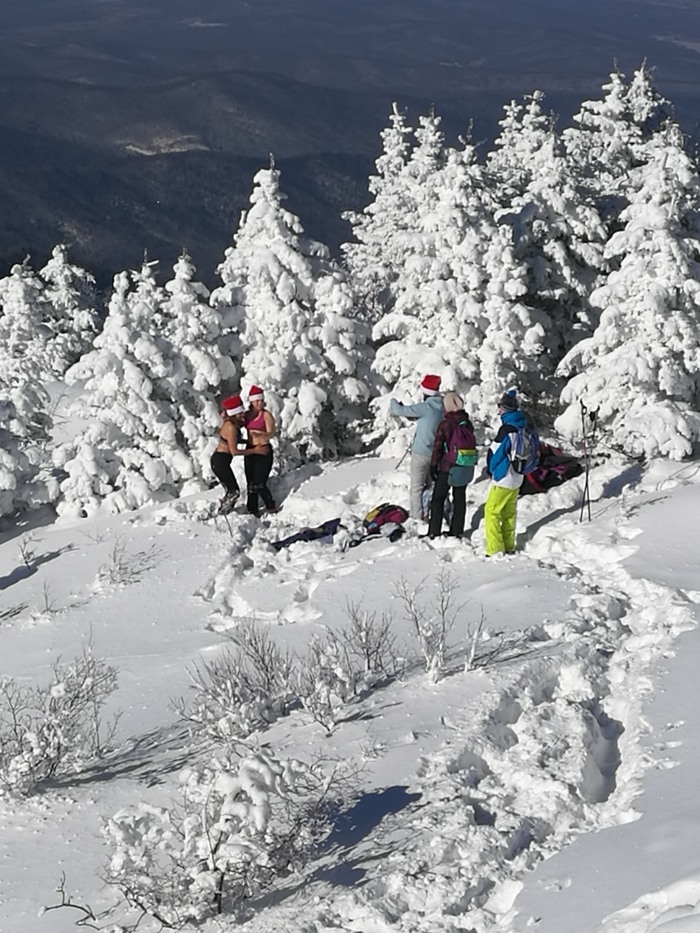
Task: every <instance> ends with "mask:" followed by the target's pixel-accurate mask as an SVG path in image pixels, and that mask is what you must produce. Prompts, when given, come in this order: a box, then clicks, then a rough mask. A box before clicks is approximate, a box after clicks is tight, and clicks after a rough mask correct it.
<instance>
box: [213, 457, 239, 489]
mask: <svg viewBox="0 0 700 933" xmlns="http://www.w3.org/2000/svg"><path fill="white" fill-rule="evenodd" d="M232 460H233V457H232V456H231V454H227V453H224V452H223V451H222V450H217V451H215V452H214V453H213V454H212V455H211V460H210V461H209V463H210V464H211V470H212V473H213V474H214V476H215V477H216V478H217V479H218V481H219V482H220V483H221V485H222V486H223V487H224V489H225V490H226V492H227V493H228V494H229V495H231V496H233V495H240V492H241V490H240V488H239V486H238V483H237V482H236V477H235V476H234V475H233V470H232V469H231V461H232Z"/></svg>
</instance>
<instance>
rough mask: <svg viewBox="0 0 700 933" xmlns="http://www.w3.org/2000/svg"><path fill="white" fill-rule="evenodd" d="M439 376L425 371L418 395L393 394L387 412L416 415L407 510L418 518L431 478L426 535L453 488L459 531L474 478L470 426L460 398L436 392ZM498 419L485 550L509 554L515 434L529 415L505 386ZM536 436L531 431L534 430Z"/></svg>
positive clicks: (517, 476) (438, 523) (437, 526)
mask: <svg viewBox="0 0 700 933" xmlns="http://www.w3.org/2000/svg"><path fill="white" fill-rule="evenodd" d="M440 385H441V379H440V377H439V376H435V375H427V376H425V377H424V378H423V380H422V382H421V390H422V392H423V401H421V402H418V403H416V404H415V405H403V404H402V403H401V402H398V401H397V400H396V399H392V400H391V403H390V410H391V412H392V414H394V415H399V416H404V417H407V418H411V419H415V420H416V422H417V423H416V431H415V434H414V437H413V443H412V446H411V472H410V512H411V515H412V516H413V517H414V518H416V519H418V520H421V519H422V518H423V491H424V489H425V488H426V486H427V485H428V482H429V480H432V481H433V484H434V485H433V493H432V498H431V503H430V517H429V521H428V537H429V538H436V537H438V536H439V535H440V534H441V532H442V525H443V519H444V512H445V502H446V500H447V497H448V494H449V491H450V490H452V498H453V511H452V518H451V521H450V531H449V534H450V535H452V536H454V537H461V536H462V535H463V534H464V522H465V517H466V488H467V485H468V484H469V483H470V482H471V481H472V479H473V478H474V467H475V465H476V462H477V453H476V440H475V438H474V427H473V425H472V423H471V421H470V419H469V415H468V414H467V413H466V411H465V410H464V402H463V401H462V399H461V398H460V396H459V395H458V394H457V393H456V392H446V393H445V395H444V397H443V396H442V394H441V392H440ZM497 404H498V414H499V416H500V419H501V425H500V428H499V430H498V433H497V434H496V437H495V438H494V440H493V442H492V443H491V445H490V447H489V449H488V452H487V460H486V469H487V471H488V473H489V476H490V477H491V488H490V490H489V494H488V497H487V499H486V505H485V507H484V525H485V533H486V556H487V557H493V556H495V555H497V554H512V553H514V551H515V524H516V514H517V503H518V494H519V492H520V486H521V485H522V483H523V479H524V474H523V472H521V471H520V469H519V462H518V461H516V460H515V458H514V454H515V448H516V442H515V438H516V437H517V436H518V434H519V433H520V432H523V431H525V429H526V428H527V427H528V419H527V417H526V415H525V414H524V412H522V411H520V409H519V406H518V399H517V394H516V390H515V389H510V390H509V391H508V392H506V393H505V394H504V395H502V396H501V398H500V399H499V401H498V403H497ZM534 437H536V435H534Z"/></svg>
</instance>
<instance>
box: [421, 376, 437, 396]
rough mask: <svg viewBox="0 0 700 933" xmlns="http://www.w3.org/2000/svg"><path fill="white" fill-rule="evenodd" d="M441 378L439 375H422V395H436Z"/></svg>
mask: <svg viewBox="0 0 700 933" xmlns="http://www.w3.org/2000/svg"><path fill="white" fill-rule="evenodd" d="M441 382H442V379H441V378H440V376H432V375H427V376H423V381H422V382H421V384H420V385H421V389H422V390H423V394H424V395H438V394H439V393H440V383H441Z"/></svg>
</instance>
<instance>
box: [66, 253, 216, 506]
mask: <svg viewBox="0 0 700 933" xmlns="http://www.w3.org/2000/svg"><path fill="white" fill-rule="evenodd" d="M153 266H154V264H153V263H144V265H143V267H142V269H141V270H140V272H138V273H132V274H131V275H129V273H126V272H122V273H120V274H119V275H117V276H116V278H115V280H114V291H113V294H112V297H111V299H110V303H109V312H108V315H107V319H106V320H105V325H104V328H103V330H102V332H101V333H100V335H99V336H98V337H97V338H96V340H95V347H94V350H92V351H91V352H90V353H87V354H85V356H83V357H82V358H81V359H80V360H79V362H78V363H76V364H75V365H74V366H73V367H71V369H70V370H68V373H67V374H66V381H67V382H68V383H69V384H75V383H78V382H82V383H84V388H83V394H82V396H81V397H80V399H79V400H78V401H77V403H76V404H75V406H74V409H73V411H74V415H75V416H77V417H80V418H81V419H82V421H83V423H84V425H85V427H84V428H83V430H82V431H81V432H80V433H79V434H78V436H77V437H76V438H75V439H74V440H73V441H71V442H67V443H66V444H63V445H61V447H60V448H59V449H58V450H57V451H56V454H55V462H56V464H57V465H58V466H60V467H62V468H63V469H64V470H65V471H66V473H67V474H68V475H67V478H66V479H65V480H64V481H63V482H62V484H61V492H62V494H63V502H62V503H61V505H60V506H59V510H60V511H72V512H80V511H88V512H89V511H91V510H94V509H96V508H98V507H99V506H100V504H101V500H104V502H105V505H106V507H107V508H108V509H110V510H112V511H123V510H126V509H132V508H139V507H140V506H142V505H144V504H146V503H148V502H152V501H154V500H155V499H157V498H158V497H160V496H163V495H177V494H178V493H182V492H190V491H194V490H196V489H201V488H203V487H204V476H206V475H208V464H206V463H205V462H202V461H203V456H204V451H205V449H206V446H207V441H206V439H205V437H204V432H205V431H207V430H209V426H210V425H211V426H212V429H213V424H214V422H215V421H216V420H218V419H215V418H214V416H213V414H212V413H213V411H214V407H213V404H212V401H211V395H213V392H214V389H213V387H212V391H211V395H205V394H204V393H201V394H198V393H196V392H190V391H189V388H188V386H187V377H188V373H190V372H191V374H192V380H193V381H194V379H195V378H196V377H195V373H194V367H195V363H194V358H193V357H192V356H189V357H188V351H187V350H185V351H184V353H183V350H182V349H181V347H180V346H178V345H176V343H175V342H174V341H173V337H174V335H176V334H177V335H178V339H180V338H181V339H182V340H183V344H184V346H185V347H187V338H186V337H185V336H183V334H182V329H181V327H179V325H178V321H177V318H178V315H181V316H182V315H183V314H184V315H185V316H186V312H183V309H182V306H181V305H179V306H178V302H177V301H176V302H174V303H173V304H171V305H168V302H169V301H170V300H171V299H169V298H168V292H167V291H165V290H164V289H161V288H160V287H159V286H158V285H157V283H156V281H155V277H154V274H153ZM176 268H177V267H176ZM181 273H182V275H183V276H184V277H186V276H187V275H188V274H189V272H188V271H187V267H186V266H184V267H182V268H181ZM132 283H134V284H135V286H136V287H135V288H132ZM172 288H173V291H177V289H178V288H180V285H179V284H178V285H177V286H175V285H173V286H172ZM194 292H195V293H196V292H197V288H196V286H195V287H194ZM171 295H172V292H171ZM180 323H182V322H180ZM166 332H167V333H166ZM209 359H210V360H211V359H212V357H210V358H209ZM212 371H213V370H212V369H210V370H209V371H208V373H207V374H205V375H204V376H203V378H204V381H205V382H207V383H208V382H209V380H210V379H211V377H212Z"/></svg>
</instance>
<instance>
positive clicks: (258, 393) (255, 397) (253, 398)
mask: <svg viewBox="0 0 700 933" xmlns="http://www.w3.org/2000/svg"><path fill="white" fill-rule="evenodd" d="M264 398H265V393H264V392H263V390H262V389H261V388H260V386H251V387H250V392H249V393H248V401H249V402H261V401H262V400H263V399H264Z"/></svg>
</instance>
